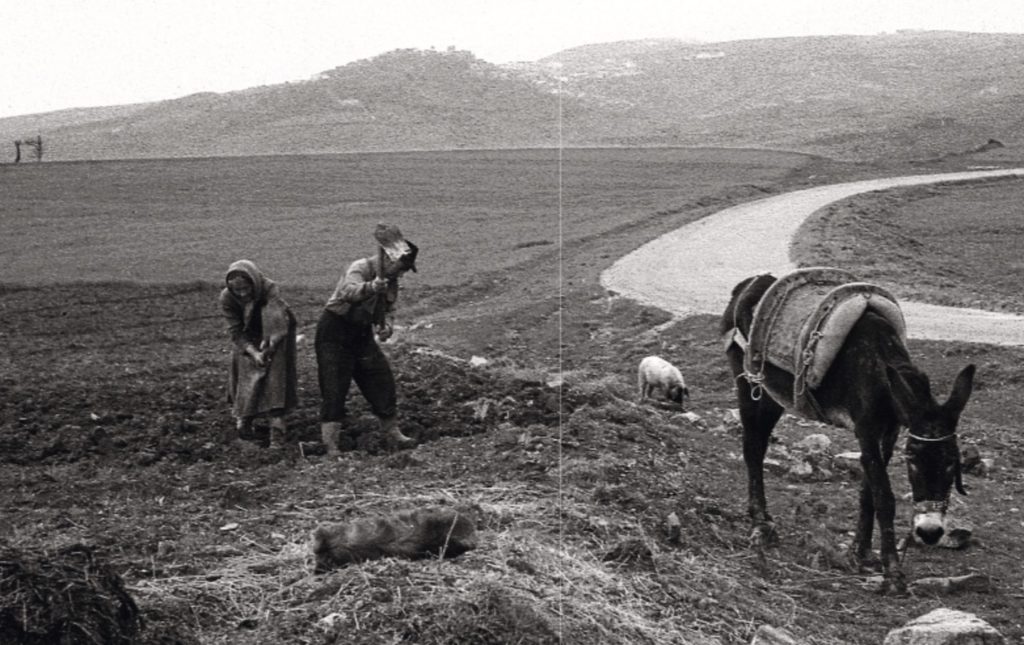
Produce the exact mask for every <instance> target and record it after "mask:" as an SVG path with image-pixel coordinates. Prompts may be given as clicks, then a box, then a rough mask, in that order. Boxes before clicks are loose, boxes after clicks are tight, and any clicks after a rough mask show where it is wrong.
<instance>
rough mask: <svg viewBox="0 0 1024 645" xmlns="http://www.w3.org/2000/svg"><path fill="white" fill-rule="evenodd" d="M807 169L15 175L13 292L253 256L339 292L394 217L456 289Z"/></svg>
mask: <svg viewBox="0 0 1024 645" xmlns="http://www.w3.org/2000/svg"><path fill="white" fill-rule="evenodd" d="M807 159H808V158H807V157H803V156H799V155H789V154H784V153H771V152H765V153H746V154H743V155H737V154H736V153H732V152H729V151H715V150H707V151H683V150H677V149H663V150H656V151H652V152H648V153H642V154H641V153H637V152H636V151H631V150H570V151H566V152H565V153H564V154H563V155H562V159H561V160H560V159H559V153H558V151H557V150H524V151H504V152H455V153H415V154H354V155H323V156H311V157H258V158H242V159H236V158H231V159H196V160H165V161H160V160H154V161H133V162H116V161H111V162H76V163H55V164H43V165H39V166H33V165H21V166H11V165H6V166H0V181H2V187H0V191H2V193H0V218H2V219H0V221H2V223H3V232H4V235H3V237H2V239H0V254H2V255H3V257H4V260H5V281H8V282H13V283H27V284H46V283H51V282H63V281H67V280H89V281H96V280H126V281H138V282H164V283H168V282H170V283H174V282H189V281H193V280H200V281H207V282H219V281H220V278H221V273H222V272H223V271H224V270H225V269H226V267H227V266H228V264H230V263H231V262H232V261H233V260H236V259H239V258H243V257H244V258H249V259H251V260H253V261H255V262H256V263H257V264H258V265H259V266H260V267H261V268H263V269H264V270H265V271H266V272H267V273H268V274H269V275H271V276H274V277H275V278H277V279H278V280H280V281H281V282H283V283H285V284H288V285H302V286H318V287H322V288H324V289H328V288H330V286H332V285H333V284H334V281H335V280H336V279H337V276H338V275H339V274H340V272H342V271H343V270H344V268H345V266H347V264H348V262H350V261H352V260H354V259H356V258H358V257H361V255H362V254H366V253H368V252H369V251H371V250H372V249H373V241H372V237H371V233H372V230H373V227H374V225H375V224H376V223H377V222H379V221H389V222H395V223H401V228H402V229H403V232H405V233H406V235H407V236H408V237H409V238H410V239H412V240H414V241H415V242H416V243H417V244H419V245H420V247H421V249H422V250H421V256H420V260H419V264H420V266H422V267H423V272H422V274H421V275H419V276H416V279H417V280H418V281H420V283H422V284H430V285H443V284H458V283H461V282H463V281H465V280H466V278H467V276H471V275H473V274H474V273H476V272H478V271H481V270H491V269H496V268H502V267H507V266H511V265H513V264H517V263H519V262H522V261H524V260H527V259H530V258H532V257H536V256H538V255H540V254H542V253H544V252H545V251H546V250H550V245H557V244H558V243H559V241H560V239H564V240H566V241H572V240H576V239H580V238H585V237H588V236H594V235H600V234H602V233H604V232H607V231H608V230H609V229H612V228H615V227H618V226H622V225H623V224H627V223H630V222H636V221H639V220H643V219H645V218H649V217H650V216H651V213H653V212H657V211H658V210H664V209H672V208H678V207H680V206H681V205H683V204H685V203H687V202H688V201H690V200H693V199H695V198H699V197H701V196H705V195H709V194H714V193H716V192H718V191H720V190H722V189H723V187H726V186H730V185H733V184H735V183H737V179H740V180H741V181H743V182H748V183H764V182H768V183H770V182H774V181H777V180H778V179H780V178H781V177H783V176H785V175H787V174H788V173H790V172H793V171H795V170H796V169H798V168H799V167H800V166H801V165H806V164H807V163H808V161H807ZM560 188H561V194H560Z"/></svg>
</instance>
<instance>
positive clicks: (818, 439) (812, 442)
mask: <svg viewBox="0 0 1024 645" xmlns="http://www.w3.org/2000/svg"><path fill="white" fill-rule="evenodd" d="M795 445H796V447H797V448H802V449H803V450H806V451H807V452H826V451H827V450H828V449H829V448H830V447H831V446H832V440H831V439H829V438H828V437H827V436H825V435H823V434H809V435H807V436H806V437H804V438H803V439H801V440H800V441H798V442H796V444H795Z"/></svg>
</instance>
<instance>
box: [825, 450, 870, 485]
mask: <svg viewBox="0 0 1024 645" xmlns="http://www.w3.org/2000/svg"><path fill="white" fill-rule="evenodd" d="M832 469H833V470H835V471H837V472H843V473H846V474H847V475H849V476H850V477H851V478H853V479H860V478H861V477H863V475H864V469H863V467H862V466H861V465H860V453H859V452H841V453H839V454H838V455H835V456H834V457H832Z"/></svg>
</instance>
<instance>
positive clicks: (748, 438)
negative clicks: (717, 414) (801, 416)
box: [737, 379, 782, 546]
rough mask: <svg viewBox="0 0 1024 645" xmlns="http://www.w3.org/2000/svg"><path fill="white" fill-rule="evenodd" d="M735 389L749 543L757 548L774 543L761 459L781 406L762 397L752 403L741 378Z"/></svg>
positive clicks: (774, 536)
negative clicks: (744, 473)
mask: <svg viewBox="0 0 1024 645" xmlns="http://www.w3.org/2000/svg"><path fill="white" fill-rule="evenodd" d="M737 388H738V390H739V407H740V421H741V422H742V423H743V461H744V463H745V464H746V466H747V512H748V513H749V514H750V520H751V523H752V524H753V527H754V528H753V532H752V533H751V535H750V541H751V544H753V545H758V546H760V545H765V544H770V543H772V542H774V541H776V540H777V535H776V534H775V525H774V523H773V522H772V517H771V515H770V514H769V513H768V502H767V501H766V500H765V496H764V456H765V453H767V452H768V440H769V438H770V437H771V435H772V430H773V429H774V428H775V424H776V423H777V422H778V420H779V417H781V416H782V406H780V405H779V404H778V403H776V402H775V401H773V400H772V399H770V398H769V397H768V396H767V395H764V394H762V396H761V398H760V399H758V400H756V401H755V400H753V399H751V398H750V384H749V383H747V382H746V381H745V380H742V379H741V380H740V382H739V383H737Z"/></svg>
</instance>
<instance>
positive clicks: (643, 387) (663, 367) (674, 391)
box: [637, 356, 690, 409]
mask: <svg viewBox="0 0 1024 645" xmlns="http://www.w3.org/2000/svg"><path fill="white" fill-rule="evenodd" d="M637 385H639V387H640V400H641V401H643V400H644V399H646V398H647V397H649V396H650V395H651V394H652V393H653V392H654V391H655V390H660V391H661V392H663V393H664V394H665V398H666V399H668V400H669V401H673V402H675V403H678V404H679V407H680V408H683V409H685V408H686V399H688V398H689V397H690V390H689V389H688V388H687V387H686V381H684V380H683V375H682V373H681V372H680V371H679V369H678V368H677V367H676V366H675V365H673V364H672V363H669V362H668V361H666V360H665V359H664V358H661V357H658V356H648V357H647V358H645V359H644V360H642V361H640V368H639V369H638V370H637Z"/></svg>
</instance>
